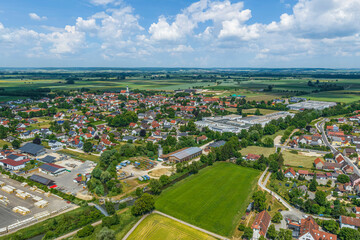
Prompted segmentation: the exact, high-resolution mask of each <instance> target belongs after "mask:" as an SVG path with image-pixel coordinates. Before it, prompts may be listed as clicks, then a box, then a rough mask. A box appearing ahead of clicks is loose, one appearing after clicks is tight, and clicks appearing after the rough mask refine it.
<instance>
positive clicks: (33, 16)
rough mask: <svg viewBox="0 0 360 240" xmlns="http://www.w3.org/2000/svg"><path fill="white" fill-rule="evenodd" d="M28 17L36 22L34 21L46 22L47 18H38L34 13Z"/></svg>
mask: <svg viewBox="0 0 360 240" xmlns="http://www.w3.org/2000/svg"><path fill="white" fill-rule="evenodd" d="M29 17H30V18H31V19H32V20H36V21H43V20H47V17H45V16H43V17H40V16H39V15H37V14H36V13H29Z"/></svg>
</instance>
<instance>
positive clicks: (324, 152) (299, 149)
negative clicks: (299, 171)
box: [275, 145, 330, 154]
mask: <svg viewBox="0 0 360 240" xmlns="http://www.w3.org/2000/svg"><path fill="white" fill-rule="evenodd" d="M275 147H277V148H281V149H290V150H296V151H302V152H313V153H318V154H327V153H330V152H326V151H318V150H314V149H307V148H297V147H290V146H282V145H275Z"/></svg>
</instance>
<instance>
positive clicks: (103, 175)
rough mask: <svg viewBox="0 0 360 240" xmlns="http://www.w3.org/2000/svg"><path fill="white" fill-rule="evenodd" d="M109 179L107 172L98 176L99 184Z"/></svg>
mask: <svg viewBox="0 0 360 240" xmlns="http://www.w3.org/2000/svg"><path fill="white" fill-rule="evenodd" d="M110 179H111V174H110V173H109V172H108V171H104V172H102V173H101V175H100V180H101V182H103V183H106V182H107V181H109V180H110Z"/></svg>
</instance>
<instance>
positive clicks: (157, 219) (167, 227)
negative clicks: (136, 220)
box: [128, 214, 215, 240]
mask: <svg viewBox="0 0 360 240" xmlns="http://www.w3.org/2000/svg"><path fill="white" fill-rule="evenodd" d="M159 239H182V240H213V239H214V240H215V238H213V237H211V236H209V235H207V234H205V233H203V232H200V231H198V230H195V229H193V228H191V227H189V226H186V225H184V224H181V223H179V222H176V221H174V220H172V219H170V218H167V217H163V216H161V215H159V214H151V215H150V216H148V217H147V218H145V219H144V221H142V222H141V223H140V225H139V226H138V227H137V228H136V229H135V231H134V232H133V233H132V234H131V235H130V236H129V238H128V240H159Z"/></svg>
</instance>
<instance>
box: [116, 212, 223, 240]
mask: <svg viewBox="0 0 360 240" xmlns="http://www.w3.org/2000/svg"><path fill="white" fill-rule="evenodd" d="M153 213H156V214H159V215H161V216H164V217H167V218H170V219H172V220H174V221H177V222H179V223H181V224H184V225H186V226H189V227H191V228H194V229H196V230H198V231H200V232H203V233H206V234H207V235H210V236H213V237H215V238H217V239H221V240H229V239H228V238H226V237H223V236H220V235H218V234H216V233H213V232H209V231H207V230H205V229H202V228H199V227H196V226H194V225H191V224H189V223H187V222H184V221H182V220H180V219H177V218H174V217H172V216H170V215H167V214H165V213H162V212H159V211H157V210H155V211H153ZM148 215H149V214H147V215H144V216H143V217H142V218H141V219H140V220H139V221H138V222H137V223H136V224H135V225H134V226H133V227H132V228H131V229H130V231H129V232H128V233H127V234H126V235H125V236H124V237H123V239H122V240H126V239H127V238H128V237H129V236H130V235H131V233H132V232H133V231H135V229H136V228H137V227H138V226H139V224H140V223H141V222H142V221H143V220H144V219H145V218H146V217H147V216H148Z"/></svg>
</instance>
